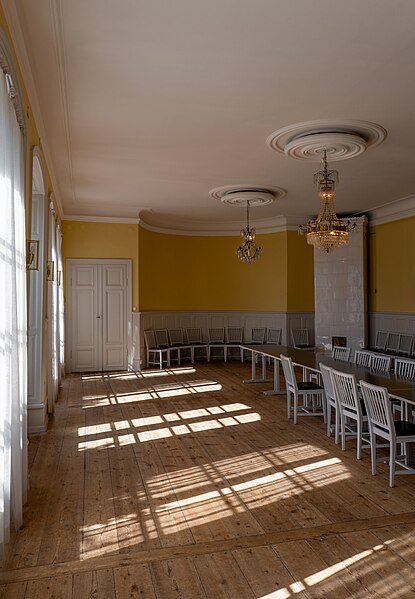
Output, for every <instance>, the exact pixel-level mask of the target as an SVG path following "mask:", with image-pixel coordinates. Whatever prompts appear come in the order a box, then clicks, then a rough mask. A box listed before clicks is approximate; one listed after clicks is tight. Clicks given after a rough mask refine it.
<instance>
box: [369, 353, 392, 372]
mask: <svg viewBox="0 0 415 599" xmlns="http://www.w3.org/2000/svg"><path fill="white" fill-rule="evenodd" d="M391 362H392V358H391V357H390V356H378V355H377V354H372V358H371V360H370V368H373V370H380V371H381V372H389V370H390V369H391Z"/></svg>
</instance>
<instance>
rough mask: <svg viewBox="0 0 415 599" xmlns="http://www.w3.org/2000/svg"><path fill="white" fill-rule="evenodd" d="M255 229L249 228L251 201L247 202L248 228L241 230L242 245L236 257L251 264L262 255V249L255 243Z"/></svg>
mask: <svg viewBox="0 0 415 599" xmlns="http://www.w3.org/2000/svg"><path fill="white" fill-rule="evenodd" d="M255 233H256V231H255V229H254V228H251V227H250V226H249V200H247V202H246V227H245V229H242V230H241V240H242V241H241V245H240V246H239V247H238V249H237V250H236V255H237V256H238V258H239V259H240V260H241V262H245V263H247V264H249V263H250V262H255V260H258V258H259V257H260V255H261V253H262V248H261V247H260V246H258V245H256V243H255Z"/></svg>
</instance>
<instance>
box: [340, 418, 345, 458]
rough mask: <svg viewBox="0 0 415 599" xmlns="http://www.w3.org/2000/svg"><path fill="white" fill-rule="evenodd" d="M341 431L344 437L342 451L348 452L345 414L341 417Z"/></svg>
mask: <svg viewBox="0 0 415 599" xmlns="http://www.w3.org/2000/svg"><path fill="white" fill-rule="evenodd" d="M340 429H341V436H342V451H346V423H345V416H344V414H341V415H340Z"/></svg>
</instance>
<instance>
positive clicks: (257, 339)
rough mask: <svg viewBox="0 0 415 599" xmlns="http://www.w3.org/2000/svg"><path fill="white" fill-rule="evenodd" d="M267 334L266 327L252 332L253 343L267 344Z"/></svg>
mask: <svg viewBox="0 0 415 599" xmlns="http://www.w3.org/2000/svg"><path fill="white" fill-rule="evenodd" d="M266 333H267V329H266V328H265V327H260V328H255V329H252V330H251V343H257V344H259V345H262V343H265V335H266Z"/></svg>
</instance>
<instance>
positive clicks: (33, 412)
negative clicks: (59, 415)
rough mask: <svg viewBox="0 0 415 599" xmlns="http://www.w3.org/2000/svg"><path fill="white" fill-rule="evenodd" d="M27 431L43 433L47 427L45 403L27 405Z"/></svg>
mask: <svg viewBox="0 0 415 599" xmlns="http://www.w3.org/2000/svg"><path fill="white" fill-rule="evenodd" d="M27 420H28V425H27V432H28V433H29V434H32V433H44V432H46V431H47V429H48V414H47V411H46V404H44V403H41V404H30V405H28V406H27Z"/></svg>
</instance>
